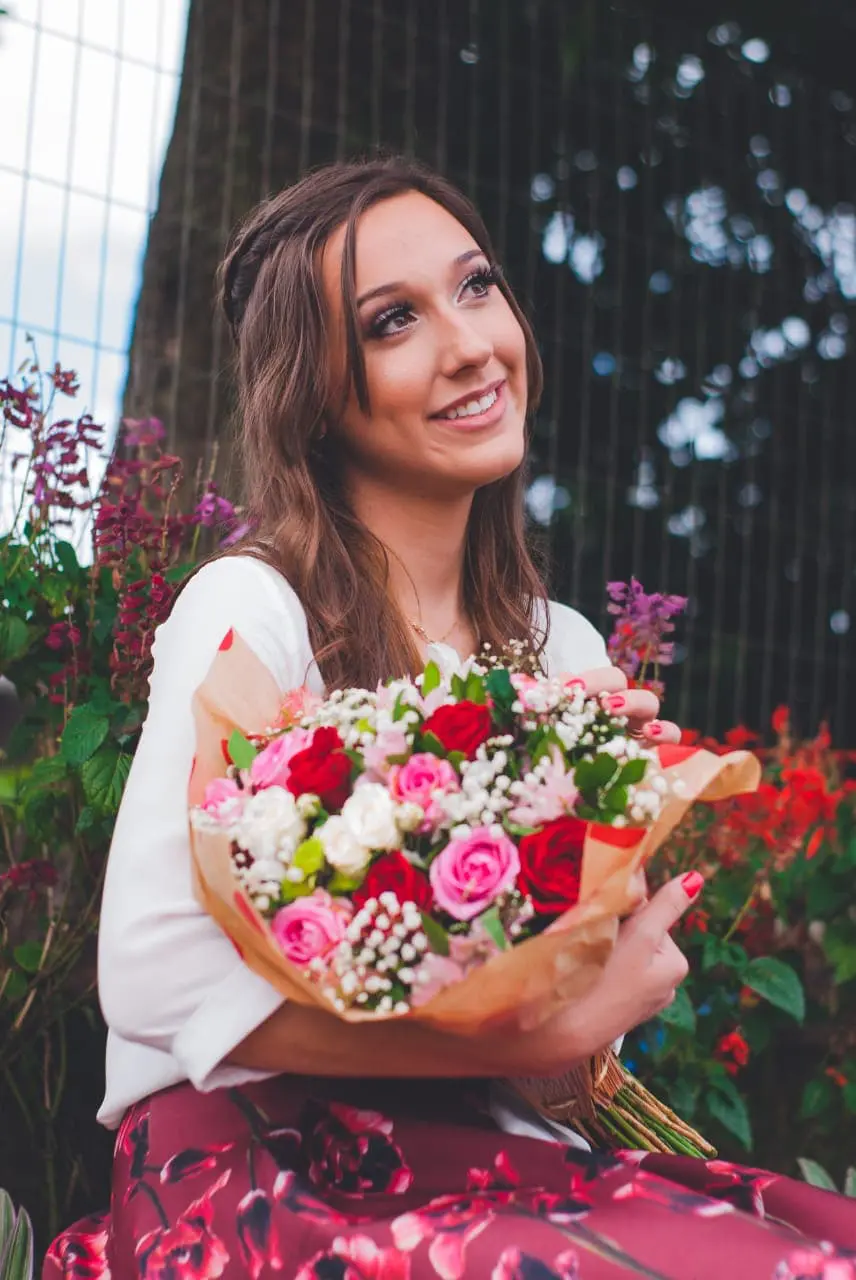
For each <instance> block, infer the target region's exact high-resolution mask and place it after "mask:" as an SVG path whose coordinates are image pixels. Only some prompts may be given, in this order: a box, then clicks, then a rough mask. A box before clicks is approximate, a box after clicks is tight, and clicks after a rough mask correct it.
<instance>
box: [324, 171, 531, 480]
mask: <svg viewBox="0 0 856 1280" xmlns="http://www.w3.org/2000/svg"><path fill="white" fill-rule="evenodd" d="M344 238H345V232H344V228H341V229H340V230H339V231H337V232H336V233H334V235H333V236H332V237H331V239H330V241H329V242H328V244H327V246H326V249H325V252H324V257H323V263H322V271H323V277H324V287H325V290H326V294H327V298H328V302H329V305H330V308H331V312H332V315H333V319H334V325H333V333H334V335H335V336H334V343H335V349H334V352H333V357H334V367H337V368H343V367H344V362H345V356H344V350H345V342H344V329H343V307H342V296H341V286H340V268H341V255H342V247H343V244H344ZM491 267H492V264H491V263H490V262H489V261H488V259H487V258H486V257H485V255H484V253H483V252H482V251H481V249H479V247H478V245H477V244H476V242H475V240H473V238H472V236H471V235H470V233H469V232H468V231H467V230H466V229H465V228H464V227H463V226H462V225H461V224H460V223H459V222H458V221H457V220H456V219H455V218H454V217H453V216H452V214H450V213H448V212H447V211H446V210H445V209H444V208H442V206H440V205H438V204H435V203H434V201H433V200H430V199H428V197H427V196H424V195H421V194H419V193H418V192H407V193H406V194H403V195H400V196H395V197H393V198H391V199H389V200H385V201H383V202H382V203H380V204H377V205H374V206H373V207H372V208H371V209H369V210H368V211H367V212H366V213H365V214H363V216H362V217H361V218H360V221H359V223H358V224H357V234H356V261H355V274H356V297H357V300H358V311H359V317H360V329H361V334H362V339H363V344H364V347H363V349H364V354H365V363H366V376H367V382H368V391H369V400H370V410H369V412H368V413H367V414H366V413H363V411H362V409H361V408H360V406H359V404H358V403H357V399H356V396H355V394H354V391H353V388H351V390H350V393H349V396H348V400H347V404H346V407H345V412H344V414H343V416H342V419H341V422H340V425H339V427H338V430H337V433H336V441H337V444H338V445H339V447H340V448H342V449H343V451H344V454H345V458H346V468H347V470H348V471H350V473H351V475H352V477H354V478H357V477H359V475H361V474H362V475H363V476H366V477H371V478H372V479H373V480H374V481H375V482H381V483H387V484H389V485H390V486H394V487H395V489H396V490H397V491H401V490H403V489H406V490H407V491H408V492H410V493H414V494H421V495H424V496H426V497H444V496H459V495H461V494H462V493H466V492H473V491H474V490H475V489H477V488H479V487H480V486H481V485H485V484H489V483H490V482H491V481H494V480H498V479H500V478H501V477H503V476H505V475H508V474H509V472H511V471H513V470H514V469H515V468H516V467H517V466H518V465H519V464H520V462H521V461H522V459H523V453H524V423H525V418H526V394H527V376H526V346H525V341H524V336H523V330H522V329H521V327H520V324H519V323H518V321H517V318H516V317H515V315H514V312H513V311H512V310H511V307H510V306H509V305H508V302H507V301H506V299H505V298H504V297H503V295H502V293H501V292H500V290H499V289H498V287H497V286H496V284H495V283H494V281H493V276H492V272H491Z"/></svg>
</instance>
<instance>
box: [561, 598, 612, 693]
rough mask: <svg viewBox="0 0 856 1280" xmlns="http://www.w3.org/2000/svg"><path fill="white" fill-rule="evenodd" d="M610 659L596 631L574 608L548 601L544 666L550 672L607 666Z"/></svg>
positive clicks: (574, 671) (569, 672)
mask: <svg viewBox="0 0 856 1280" xmlns="http://www.w3.org/2000/svg"><path fill="white" fill-rule="evenodd" d="M609 666H612V663H611V662H610V659H609V654H608V653H607V651H606V643H605V642H604V639H603V636H602V635H601V634H600V632H599V631H597V630H596V629H595V627H593V626H592V624H591V623H590V622H589V621H588V619H587V618H584V617H583V615H582V614H581V613H577V611H576V609H571V608H569V606H568V605H566V604H557V603H556V602H555V601H554V600H551V601H550V632H549V635H548V638H547V668H548V670H549V671H550V673H551V674H553V675H558V674H559V673H568V674H572V675H573V674H576V673H577V672H580V671H594V670H596V669H598V668H600V667H609Z"/></svg>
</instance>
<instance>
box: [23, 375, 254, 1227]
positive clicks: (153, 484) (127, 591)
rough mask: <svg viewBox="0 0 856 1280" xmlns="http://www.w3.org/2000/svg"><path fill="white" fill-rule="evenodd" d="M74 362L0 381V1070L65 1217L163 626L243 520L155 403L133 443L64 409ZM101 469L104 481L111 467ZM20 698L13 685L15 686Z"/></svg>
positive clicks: (128, 433)
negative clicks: (178, 452)
mask: <svg viewBox="0 0 856 1280" xmlns="http://www.w3.org/2000/svg"><path fill="white" fill-rule="evenodd" d="M76 392H77V382H76V379H75V376H74V374H72V373H69V372H67V371H64V370H62V369H60V368H59V367H58V366H57V367H56V368H55V369H54V370H53V371H52V372H50V373H48V374H44V373H42V372H41V371H40V370H39V368H38V366H37V364H36V361H35V359H33V361H32V362H31V363H30V364H29V365H28V366H27V367H26V368H25V369H24V371H23V378H22V379H21V380H20V381H19V383H18V384H16V385H13V384H12V383H10V382H8V381H6V382H2V383H0V411H2V422H0V477H2V478H3V488H2V490H0V492H2V493H3V494H4V495H5V494H6V492H7V485H8V484H9V483H10V482H11V486H12V494H13V501H12V507H11V510H6V511H4V512H3V513H2V518H3V524H2V525H0V529H2V536H0V602H2V606H3V611H2V615H0V675H3V676H4V677H6V678H7V680H9V681H11V682H12V685H13V686H14V687H15V689H16V690H17V699H18V704H17V708H16V716H17V722H16V723H15V724H14V727H12V728H11V732H10V733H8V736H7V740H6V742H5V745H4V750H3V752H2V753H0V921H2V923H0V1077H2V1079H3V1081H4V1084H5V1085H6V1086H7V1088H8V1091H9V1093H10V1095H11V1096H12V1097H13V1098H14V1099H15V1101H16V1103H17V1107H18V1112H19V1119H23V1122H24V1129H23V1132H24V1133H25V1135H27V1136H28V1139H29V1141H30V1142H31V1143H32V1144H33V1145H34V1149H35V1148H37V1147H41V1148H42V1150H43V1151H44V1153H45V1155H44V1161H45V1170H46V1178H47V1184H48V1185H47V1188H46V1195H47V1201H48V1205H49V1212H48V1218H49V1225H50V1227H51V1228H54V1227H55V1226H56V1225H57V1222H58V1220H59V1218H60V1217H61V1214H62V1210H63V1205H62V1203H61V1202H60V1196H59V1187H60V1186H63V1187H64V1188H66V1189H67V1187H68V1186H69V1184H71V1185H73V1183H74V1179H75V1177H76V1176H77V1173H78V1172H79V1168H78V1162H77V1160H76V1157H75V1156H74V1153H73V1152H66V1153H65V1156H66V1158H65V1159H63V1158H61V1155H62V1153H60V1152H59V1151H58V1149H57V1141H58V1135H57V1132H56V1128H57V1126H56V1124H55V1121H56V1118H57V1115H58V1114H59V1107H60V1105H61V1101H62V1095H63V1089H64V1083H65V1079H66V1072H67V1064H68V1044H67V1040H68V1030H69V1027H70V1025H71V1023H70V1018H71V1015H72V1014H73V1013H74V1012H75V1011H83V1013H84V1014H85V1016H86V1017H87V1018H88V1020H89V1022H90V1023H93V1024H94V1023H95V1022H96V1021H97V1020H98V1012H97V1004H96V1002H95V1000H94V996H93V989H94V982H95V949H94V940H95V933H96V928H97V922H98V903H99V898H100V891H101V881H102V875H103V871H104V865H105V860H106V854H107V850H108V847H109V841H110V834H111V830H112V826H113V820H114V816H115V813H116V810H117V808H118V804H119V800H120V798H121V795H122V789H123V786H124V783H125V780H126V778H127V776H128V769H129V766H130V762H131V758H132V755H133V752H134V748H135V745H136V742H137V738H138V735H139V731H140V727H141V724H142V721H143V717H144V714H145V694H146V677H147V671H148V665H149V656H150V649H151V642H152V637H153V634H154V629H155V627H156V626H157V624H158V623H159V622H160V621H161V620H162V619H163V618H164V617H165V616H166V613H167V612H168V610H169V606H170V603H171V600H172V597H173V594H174V591H175V589H176V585H177V583H178V582H179V581H180V579H181V578H182V577H183V576H184V575H185V574H186V573H187V571H188V569H189V567H190V566H191V565H192V564H193V563H194V561H195V560H196V559H197V558H198V556H199V554H200V552H201V550H202V549H203V548H202V539H203V538H207V540H208V541H209V542H210V539H211V536H212V534H214V533H216V532H217V531H218V529H219V531H220V533H221V534H225V535H226V536H227V537H228V536H236V535H237V534H239V533H240V528H239V526H238V522H237V516H236V513H235V511H234V510H233V508H232V507H231V505H230V504H228V503H226V502H225V500H224V499H222V498H220V496H219V495H218V494H217V492H216V489H215V488H214V486H213V485H212V484H210V483H209V484H207V485H206V486H205V487H204V491H203V493H202V495H201V497H200V498H199V500H198V501H195V496H194V497H191V501H190V506H189V510H187V511H186V512H185V511H183V510H182V505H181V504H182V501H187V486H184V485H183V484H182V475H181V467H180V463H179V460H178V458H176V457H174V456H172V455H170V454H167V453H165V452H164V451H163V448H162V438H163V434H164V432H163V427H162V426H161V424H160V423H159V422H157V421H155V420H147V421H132V422H125V423H124V424H123V432H122V434H121V437H120V440H119V446H120V448H121V452H119V451H118V450H117V451H114V452H113V453H112V454H111V455H109V456H108V457H106V458H105V457H104V456H103V452H102V451H103V430H102V428H100V427H98V426H97V425H96V424H95V423H94V422H93V421H92V419H91V417H89V415H87V414H81V415H78V416H76V417H72V416H67V415H66V412H65V410H66V406H67V402H68V401H69V400H70V399H72V398H73V397H74V396H75V394H76ZM98 475H100V477H101V478H100V480H98V481H97V482H96V479H95V477H96V476H98ZM4 705H5V706H7V707H8V705H9V703H8V700H7V701H6V702H5V703H4Z"/></svg>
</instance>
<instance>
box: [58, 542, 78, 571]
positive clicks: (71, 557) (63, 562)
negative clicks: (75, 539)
mask: <svg viewBox="0 0 856 1280" xmlns="http://www.w3.org/2000/svg"><path fill="white" fill-rule="evenodd" d="M54 555H55V556H56V558H57V560H58V562H59V567H60V568H61V569H62V571H63V573H67V574H68V576H69V577H70V578H73V577H76V576H77V574H78V573H79V572H80V564H79V563H78V559H77V552H76V551H75V549H74V547H73V546H72V545H71V543H70V542H63V541H59V542H55V543H54Z"/></svg>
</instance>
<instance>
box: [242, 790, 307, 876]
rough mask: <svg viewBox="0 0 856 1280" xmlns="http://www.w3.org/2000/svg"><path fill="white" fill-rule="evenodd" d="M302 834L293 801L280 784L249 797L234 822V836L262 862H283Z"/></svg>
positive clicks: (301, 827)
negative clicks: (236, 821) (239, 818)
mask: <svg viewBox="0 0 856 1280" xmlns="http://www.w3.org/2000/svg"><path fill="white" fill-rule="evenodd" d="M305 834H306V824H305V823H304V821H303V819H302V818H301V816H300V813H299V811H298V808H297V802H296V801H295V799H294V796H293V795H292V794H291V792H290V791H286V790H285V788H284V787H265V788H264V789H263V790H261V791H258V792H256V794H255V795H254V796H250V798H249V799H248V800H247V802H246V804H245V805H244V813H243V816H242V818H241V820H240V822H239V823H238V824H237V827H236V831H235V839H236V840H237V842H238V844H239V845H240V846H241V848H242V849H246V850H247V852H248V853H251V854H252V855H253V857H254V858H256V859H260V860H261V861H263V862H270V861H272V860H273V859H279V861H280V862H287V861H288V860H289V859H290V858H291V857H292V855H293V854H294V851H295V849H296V848H297V846H298V845H299V844H300V842H301V840H302V839H303V837H304V836H305Z"/></svg>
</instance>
